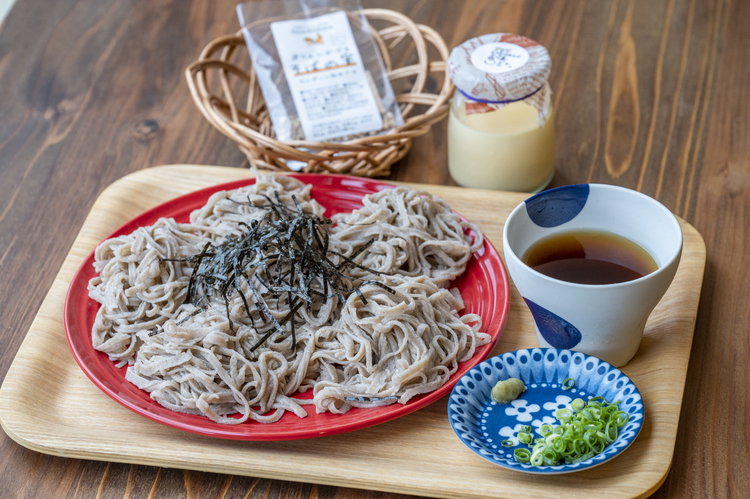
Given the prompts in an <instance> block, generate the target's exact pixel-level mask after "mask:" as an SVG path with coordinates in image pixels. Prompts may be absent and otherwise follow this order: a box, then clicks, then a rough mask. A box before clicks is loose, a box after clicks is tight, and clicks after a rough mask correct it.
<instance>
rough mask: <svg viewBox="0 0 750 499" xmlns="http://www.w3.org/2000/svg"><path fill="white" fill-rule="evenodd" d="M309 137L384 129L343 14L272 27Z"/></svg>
mask: <svg viewBox="0 0 750 499" xmlns="http://www.w3.org/2000/svg"><path fill="white" fill-rule="evenodd" d="M271 33H272V34H273V40H274V42H275V43H276V48H277V49H278V51H279V58H280V60H281V66H282V67H283V68H284V75H285V76H286V80H287V82H289V90H290V91H291V93H292V99H293V100H294V105H295V107H296V108H297V114H298V115H299V119H300V123H301V125H302V131H303V132H304V133H305V139H307V140H314V141H324V140H328V139H335V138H340V137H347V136H349V135H356V134H361V133H366V132H372V131H374V130H381V129H382V128H383V118H382V116H381V114H380V111H379V110H378V104H377V101H376V100H375V96H374V95H373V92H372V87H371V86H370V82H369V80H368V78H367V75H366V74H365V70H364V65H363V64H362V57H361V56H360V54H359V50H358V49H357V44H356V42H355V41H354V35H353V34H352V28H351V26H350V25H349V19H347V17H346V13H345V12H343V11H340V12H335V13H333V14H326V15H323V16H319V17H314V18H312V19H301V20H290V21H278V22H275V23H271Z"/></svg>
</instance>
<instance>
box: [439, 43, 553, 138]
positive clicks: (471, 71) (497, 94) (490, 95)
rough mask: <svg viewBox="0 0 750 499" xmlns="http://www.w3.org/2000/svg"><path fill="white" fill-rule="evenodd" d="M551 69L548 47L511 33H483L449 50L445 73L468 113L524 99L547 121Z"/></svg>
mask: <svg viewBox="0 0 750 499" xmlns="http://www.w3.org/2000/svg"><path fill="white" fill-rule="evenodd" d="M551 68H552V61H551V59H550V56H549V53H548V52H547V49H545V48H544V47H543V46H541V45H539V44H538V43H537V42H535V41H534V40H531V39H529V38H526V37H523V36H520V35H514V34H511V33H495V34H490V35H482V36H479V37H477V38H472V39H471V40H467V41H465V42H464V43H462V44H461V45H459V46H458V47H456V48H454V49H453V51H451V55H450V57H449V58H448V75H449V76H450V78H451V80H453V83H454V84H455V85H456V88H458V90H459V91H460V92H461V93H462V94H464V95H465V96H466V97H467V98H468V99H470V100H472V101H474V102H471V103H469V102H467V108H466V112H467V114H471V113H477V112H480V113H481V112H488V111H492V110H495V109H498V108H500V107H502V106H504V105H505V104H509V103H511V102H515V101H519V100H524V101H525V102H527V103H528V104H529V105H531V106H532V107H534V108H535V109H536V110H537V111H538V113H539V123H540V126H542V124H543V123H544V122H545V121H546V119H547V117H548V115H549V109H550V105H549V104H550V97H551V94H552V91H551V89H550V87H549V84H548V83H547V78H549V74H550V71H551Z"/></svg>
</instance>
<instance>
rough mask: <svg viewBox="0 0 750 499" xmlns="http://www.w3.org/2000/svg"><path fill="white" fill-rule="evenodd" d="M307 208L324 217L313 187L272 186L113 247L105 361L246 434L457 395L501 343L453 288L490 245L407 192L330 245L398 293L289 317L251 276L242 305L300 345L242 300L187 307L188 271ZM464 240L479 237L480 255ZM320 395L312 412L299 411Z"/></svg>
mask: <svg viewBox="0 0 750 499" xmlns="http://www.w3.org/2000/svg"><path fill="white" fill-rule="evenodd" d="M295 199H296V200H297V201H298V202H299V206H300V207H301V209H302V210H303V211H304V212H305V213H310V214H314V215H317V216H322V215H323V212H324V209H323V207H322V206H320V204H318V203H317V202H316V201H315V200H313V199H311V197H310V186H309V185H305V184H303V183H302V182H300V181H298V180H296V179H294V178H292V177H287V176H282V175H264V176H260V177H259V178H258V180H257V182H256V183H255V184H254V185H251V186H248V187H244V188H241V189H237V190H235V191H223V192H219V193H216V194H214V195H213V196H211V198H210V199H209V201H208V203H207V204H206V205H205V206H204V207H202V208H200V209H198V210H196V211H194V212H193V213H192V214H191V216H190V223H189V224H180V223H176V222H175V221H174V220H171V219H160V220H159V221H158V222H157V223H156V224H154V225H153V226H150V227H142V228H139V229H137V230H136V231H134V232H133V233H132V234H129V235H126V236H120V237H117V238H113V239H110V240H107V241H105V242H103V243H102V244H101V245H100V246H99V247H98V248H97V250H96V252H95V264H94V265H95V269H96V270H97V272H98V273H99V276H98V277H96V278H94V279H92V280H91V282H90V283H89V295H90V296H91V298H93V299H94V300H96V301H97V302H99V303H101V307H100V309H99V312H98V313H97V316H96V321H95V324H94V327H93V330H92V342H93V345H94V347H95V348H96V349H98V350H100V351H102V352H104V353H106V354H107V355H109V357H110V359H112V360H113V361H115V362H117V363H118V365H119V366H123V365H126V364H127V365H128V369H127V373H126V379H128V380H129V381H130V382H132V383H133V384H134V385H136V386H137V387H139V388H141V389H143V390H145V391H147V392H149V393H150V396H151V398H152V399H154V400H155V401H157V402H158V403H159V404H161V405H163V406H164V407H167V408H169V409H171V410H174V411H178V412H185V413H191V414H200V415H205V416H207V417H209V418H211V419H212V420H214V421H217V422H220V423H225V424H238V423H241V422H243V421H246V420H248V419H252V420H255V421H260V422H264V423H270V422H274V421H277V420H278V419H279V418H281V416H282V415H283V414H284V412H285V411H287V410H288V411H292V412H294V413H295V414H296V415H297V416H299V417H305V416H306V414H307V413H306V412H305V410H304V409H303V408H302V407H301V404H309V403H313V404H315V407H316V410H317V411H318V412H325V411H330V412H332V413H344V412H346V411H347V410H349V409H350V408H351V407H375V406H381V405H386V404H392V403H396V402H399V403H402V404H403V403H406V402H407V401H408V400H410V399H411V398H412V397H414V396H416V395H419V394H421V393H426V392H430V391H433V390H435V389H436V388H438V387H440V386H442V385H443V384H445V383H446V382H447V380H448V378H449V377H450V376H451V375H452V374H453V373H455V372H456V370H457V367H458V363H459V362H461V361H464V360H466V359H468V358H470V357H471V356H472V355H473V354H474V351H475V349H476V347H477V346H479V345H482V344H485V343H486V342H488V341H489V336H488V335H487V334H485V333H481V332H479V329H480V327H481V321H480V318H479V316H477V315H473V314H467V315H464V316H459V314H458V312H459V311H460V310H461V309H463V303H462V301H461V299H460V295H459V294H458V292H457V291H456V290H451V291H449V290H447V289H445V288H444V286H446V285H447V284H448V283H449V282H450V280H451V279H453V278H455V277H457V276H458V275H460V274H461V273H463V271H464V269H465V267H466V263H467V262H468V260H469V258H470V257H471V253H472V252H473V251H476V250H477V249H479V248H480V247H481V246H482V244H483V241H482V238H481V234H480V233H479V231H478V230H476V228H475V227H473V226H471V225H470V224H467V223H466V222H462V221H461V220H460V218H459V217H458V216H456V215H455V214H454V213H452V212H451V211H450V208H449V207H448V206H447V205H446V204H445V203H444V202H443V201H442V200H440V199H438V198H436V197H433V196H431V195H430V194H429V193H427V192H422V191H414V190H410V189H406V188H403V187H399V188H396V189H392V190H386V191H383V192H381V193H377V194H373V195H370V196H366V197H365V198H364V199H363V202H364V205H365V206H364V208H362V209H360V210H356V211H355V212H353V213H348V214H341V215H339V216H336V217H334V218H335V222H336V223H337V225H336V226H334V227H333V228H332V229H331V238H330V249H331V258H332V259H334V260H338V261H343V260H342V258H345V257H349V256H352V255H354V257H355V260H356V261H357V263H358V264H359V265H360V267H359V268H357V267H355V268H352V269H350V272H351V273H352V274H353V275H354V277H358V278H360V279H367V280H370V281H378V282H379V283H381V284H382V285H384V286H386V287H387V288H388V289H390V290H391V291H393V293H391V292H390V291H389V290H388V289H384V288H383V287H381V286H378V285H376V284H364V285H363V286H361V287H360V289H359V291H360V294H356V293H351V294H350V295H349V296H348V298H347V299H346V301H345V303H341V302H339V301H338V299H337V298H336V297H335V296H332V297H329V298H328V299H327V300H325V301H324V302H323V301H321V302H320V303H318V304H316V305H315V306H311V307H309V308H308V307H299V309H298V310H296V311H295V310H291V311H290V308H289V302H286V301H284V300H281V299H279V296H278V295H277V294H276V295H275V294H274V293H272V292H270V291H269V290H268V289H267V288H265V286H264V284H263V283H264V282H265V281H264V275H262V271H261V270H253V271H250V272H248V275H247V277H246V278H245V280H243V281H242V284H241V286H240V291H242V292H243V293H244V294H245V296H251V286H254V287H255V288H257V289H259V290H260V293H261V295H262V297H263V300H264V302H265V303H266V304H267V305H268V309H269V310H270V312H271V314H272V315H273V316H274V317H275V318H276V320H277V321H281V318H282V317H284V316H287V315H289V316H291V317H292V318H293V319H292V320H291V321H287V322H286V323H285V324H284V325H283V327H284V330H285V331H286V332H287V333H289V332H290V324H291V323H292V322H293V321H294V322H296V323H297V324H298V326H297V328H296V332H295V335H294V336H295V340H296V344H294V345H293V344H292V335H291V334H278V333H275V331H273V329H272V326H271V324H270V323H269V322H267V321H264V320H262V312H261V311H259V310H258V308H257V306H254V307H252V310H250V311H249V312H250V315H249V316H248V314H247V312H248V310H247V309H246V307H245V304H244V298H243V297H242V296H241V295H240V292H235V293H234V294H232V295H228V296H227V301H226V302H225V301H224V299H222V298H221V297H218V299H217V297H211V298H210V299H207V300H206V301H205V302H204V303H202V304H201V306H200V307H197V306H196V305H193V304H190V303H185V298H186V295H187V288H188V284H189V282H190V279H191V275H192V273H193V272H194V269H193V266H192V264H191V263H188V262H186V261H185V260H186V259H188V258H189V257H191V256H194V255H197V254H198V253H200V252H201V250H202V248H204V247H205V246H206V244H207V243H211V244H213V245H217V244H221V243H222V242H223V241H227V240H229V239H231V238H233V237H234V238H236V237H238V236H239V235H241V234H242V233H243V231H244V230H246V227H247V226H248V224H249V223H250V221H251V220H260V219H261V218H262V217H263V216H264V214H265V213H266V210H267V208H266V207H267V206H268V203H269V201H270V200H273V201H274V202H279V203H281V204H283V205H284V206H286V207H288V208H290V209H296V208H295V201H294V200H295ZM465 228H469V229H473V234H474V241H473V243H472V240H471V237H469V236H467V235H466V234H465V233H464V229H465ZM373 238H374V239H375V241H374V242H373V243H372V245H371V246H370V247H369V248H368V250H367V251H361V250H362V248H363V247H364V246H365V245H367V244H368V241H369V240H370V239H373ZM341 255H343V256H341ZM362 267H368V268H372V269H374V270H377V271H379V272H382V273H385V274H390V275H380V274H377V275H373V274H368V273H367V272H366V271H365V270H363V269H362ZM227 314H228V315H227ZM230 319H231V323H230ZM282 323H283V321H282ZM269 332H270V333H274V334H271V335H270V337H269V339H268V340H267V341H265V342H262V341H261V339H262V338H263V337H264V336H265V335H267V333H269ZM308 390H312V391H313V398H312V400H304V401H303V400H300V399H297V398H293V397H292V396H293V395H294V394H296V393H301V392H305V391H308Z"/></svg>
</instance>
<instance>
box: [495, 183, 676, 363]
mask: <svg viewBox="0 0 750 499" xmlns="http://www.w3.org/2000/svg"><path fill="white" fill-rule="evenodd" d="M576 229H579V230H595V231H605V232H610V233H614V234H617V235H619V236H622V237H624V238H626V239H629V240H631V241H633V242H635V243H636V244H638V245H639V246H641V247H642V248H643V249H645V250H646V251H647V252H648V253H649V254H650V255H651V257H652V258H653V259H654V260H655V262H656V264H657V266H658V268H657V270H656V271H655V272H652V273H651V274H648V275H646V276H643V277H641V278H639V279H635V280H632V281H627V282H621V283H616V284H577V283H571V282H566V281H561V280H558V279H554V278H551V277H548V276H546V275H544V274H541V273H540V272H537V271H536V270H534V269H532V268H531V267H529V266H528V265H526V264H525V263H524V262H523V261H522V258H523V257H524V256H525V254H526V252H527V251H528V250H529V248H530V247H531V246H533V245H534V243H536V242H537V241H539V240H540V239H542V238H545V237H548V236H551V235H553V234H555V233H559V232H569V231H571V230H576ZM503 249H504V251H505V261H506V265H507V266H508V271H509V272H510V276H511V278H512V279H513V283H514V284H515V285H516V288H518V291H519V293H520V294H521V296H522V297H523V299H524V300H525V301H526V304H527V305H528V306H529V309H530V310H531V313H532V315H533V316H534V323H535V326H536V333H537V338H538V340H539V346H542V347H554V348H568V349H571V350H576V351H579V352H583V353H586V354H588V355H593V356H595V357H598V358H600V359H602V360H604V361H606V362H609V363H610V364H612V365H613V366H616V367H619V366H623V365H625V364H627V363H628V361H630V359H631V358H633V356H634V355H635V354H636V352H637V350H638V346H639V345H640V342H641V338H642V337H643V330H644V327H645V325H646V319H648V316H649V314H651V311H652V310H653V309H654V307H656V304H657V303H658V302H659V300H661V298H662V296H663V295H664V293H665V292H666V291H667V288H668V287H669V285H670V283H671V282H672V279H673V278H674V275H675V272H677V266H678V265H679V263H680V256H681V254H682V229H681V228H680V223H679V222H678V221H677V219H676V218H675V216H674V215H673V214H672V213H671V212H670V211H669V210H668V209H667V208H666V207H665V206H664V205H662V204H661V203H659V202H658V201H656V200H655V199H653V198H650V197H648V196H646V195H645V194H641V193H639V192H636V191H633V190H630V189H625V188H623V187H616V186H612V185H602V184H582V185H569V186H565V187H558V188H556V189H550V190H548V191H544V192H541V193H539V194H537V195H535V196H532V197H531V198H529V199H527V200H526V201H524V202H523V203H521V204H520V205H519V206H517V207H516V208H515V209H514V210H513V211H512V212H511V214H510V215H509V216H508V219H507V220H506V222H505V228H504V230H503Z"/></svg>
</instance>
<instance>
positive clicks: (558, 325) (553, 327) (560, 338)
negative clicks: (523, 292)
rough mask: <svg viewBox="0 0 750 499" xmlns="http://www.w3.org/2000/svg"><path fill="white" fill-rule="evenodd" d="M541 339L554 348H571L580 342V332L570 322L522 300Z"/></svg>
mask: <svg viewBox="0 0 750 499" xmlns="http://www.w3.org/2000/svg"><path fill="white" fill-rule="evenodd" d="M524 301H525V302H526V305H528V306H529V310H531V315H533V316H534V322H536V327H537V328H538V329H539V333H540V334H541V335H542V337H543V338H544V339H545V341H547V343H549V344H550V345H551V346H553V347H555V348H573V347H575V346H576V345H577V344H579V343H580V342H581V332H580V331H579V330H578V328H577V327H575V326H574V325H573V324H571V323H570V322H568V321H566V320H565V319H563V318H562V317H560V316H559V315H557V314H553V313H552V312H550V311H549V310H547V309H546V308H544V307H542V306H539V305H537V304H536V303H534V302H533V301H531V300H527V299H526V298H524Z"/></svg>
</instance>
